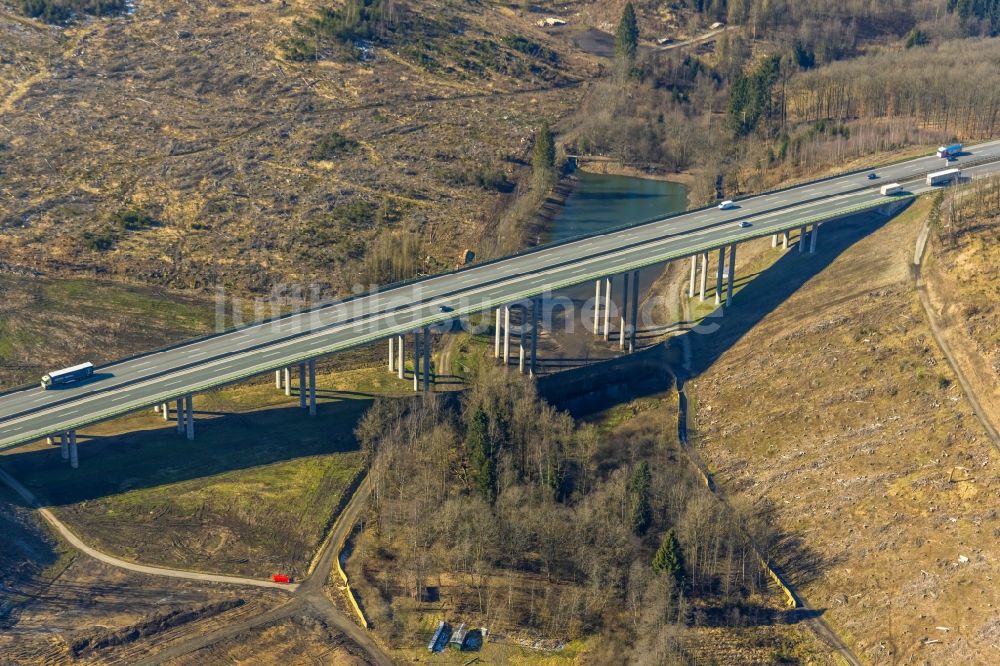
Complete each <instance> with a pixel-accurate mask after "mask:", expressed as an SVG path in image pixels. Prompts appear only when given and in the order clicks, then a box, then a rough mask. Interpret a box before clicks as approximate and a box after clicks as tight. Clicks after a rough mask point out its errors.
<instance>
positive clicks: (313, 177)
mask: <svg viewBox="0 0 1000 666" xmlns="http://www.w3.org/2000/svg"><path fill="white" fill-rule="evenodd" d="M425 4H428V7H424V5H425ZM407 6H409V7H410V8H411V10H412V15H413V16H426V17H428V18H429V19H433V20H441V21H451V22H452V23H453V24H454V25H456V26H460V27H461V36H459V34H458V31H457V29H455V30H452V29H451V28H449V29H448V30H443V31H442V33H441V34H440V35H437V36H434V37H433V38H431V39H430V40H429V41H428V42H427V43H426V44H425V45H423V46H419V47H413V45H412V44H410V43H404V42H402V41H399V42H392V41H390V44H389V45H388V46H386V47H381V46H379V47H377V48H376V49H375V57H374V59H373V60H371V61H368V62H359V61H356V60H352V59H350V58H346V57H338V58H333V59H329V60H323V61H320V62H318V63H313V62H307V63H296V62H290V61H287V60H285V59H284V57H283V55H282V49H281V44H282V42H284V41H285V40H286V39H287V38H289V37H290V36H293V35H295V34H297V28H296V27H295V24H296V23H297V22H301V21H303V20H304V19H305V18H306V17H308V16H309V14H310V12H312V11H314V9H315V3H304V2H293V3H280V4H279V3H263V4H262V3H259V2H244V1H240V0H236V1H230V2H223V3H213V4H211V5H210V6H208V7H205V8H202V7H200V6H198V7H195V6H194V5H190V4H188V3H186V2H182V1H181V0H164V1H163V2H156V3H145V4H140V5H139V9H138V11H137V12H136V13H135V15H133V16H130V17H127V18H122V19H110V20H91V21H85V22H82V23H79V24H76V25H75V26H73V27H71V28H68V29H66V30H54V29H49V28H45V29H43V30H35V29H32V28H29V27H26V26H25V25H24V24H22V23H19V22H16V21H15V20H14V19H13V18H11V17H10V16H9V15H7V14H0V35H2V37H3V38H2V39H0V62H2V63H4V64H3V65H0V126H2V128H0V142H2V143H3V144H4V145H5V146H6V150H5V151H3V152H0V171H2V172H3V178H4V185H3V188H2V189H0V226H2V227H3V229H4V233H3V234H2V235H0V257H3V262H4V263H6V264H10V265H14V266H21V267H24V266H27V267H31V268H34V269H38V270H41V271H43V272H47V273H52V274H76V275H79V274H81V273H84V274H87V273H91V272H93V271H95V270H99V271H101V272H106V273H108V274H110V275H113V276H118V277H127V278H129V279H133V280H138V281H142V282H145V283H153V284H159V285H166V286H173V287H182V288H196V289H197V288H204V287H207V286H211V285H213V284H216V283H222V284H226V285H229V286H233V287H237V288H242V289H252V290H266V289H267V288H268V287H269V285H271V284H273V283H275V282H281V281H293V280H294V281H300V282H311V281H315V282H317V283H320V284H322V285H324V286H326V287H327V288H328V290H332V291H342V290H344V289H346V288H348V287H350V286H351V285H352V284H354V283H355V282H357V281H359V279H360V278H361V277H362V276H361V275H360V274H359V266H360V265H361V259H362V255H363V254H364V253H365V251H366V248H369V247H370V246H371V245H372V244H373V243H374V242H375V239H376V238H377V237H378V236H379V235H380V234H383V233H402V234H412V235H415V236H417V237H419V238H420V239H421V240H422V241H423V242H424V245H425V247H427V248H428V254H429V255H430V256H429V258H428V257H420V258H419V259H420V269H421V270H433V269H437V268H441V267H442V266H450V265H453V264H454V263H455V261H456V257H457V256H458V252H459V251H460V250H461V249H464V248H466V247H470V248H473V249H476V248H477V247H478V246H479V243H478V242H477V241H478V240H479V239H481V238H482V237H483V234H484V232H485V231H487V230H488V227H489V226H490V225H491V224H492V223H493V222H495V220H496V211H497V209H498V208H500V207H502V206H503V205H505V202H506V201H507V199H508V198H509V197H508V196H507V195H503V194H500V193H498V192H495V191H489V190H485V189H483V188H481V187H479V186H477V185H475V184H462V183H460V182H457V181H456V180H455V174H456V173H460V172H463V171H466V170H473V169H482V168H489V169H496V170H499V171H502V172H505V173H506V174H507V175H508V176H509V177H510V178H511V179H517V178H520V177H522V176H525V175H526V173H527V167H526V166H524V164H525V163H524V162H523V160H524V158H526V157H528V155H529V152H530V141H529V140H530V137H531V136H532V134H533V131H534V128H535V127H536V126H537V124H538V122H539V120H540V119H541V118H549V119H557V118H558V117H560V116H561V115H563V114H564V113H565V112H566V111H567V110H568V109H570V108H571V107H572V106H573V105H574V103H575V101H576V100H577V99H578V97H579V95H580V94H581V92H580V90H578V89H575V88H560V87H558V86H559V85H560V84H563V83H566V82H568V81H571V80H572V79H575V78H576V79H578V78H585V77H586V76H589V75H591V74H593V73H594V72H595V71H596V70H595V68H594V64H593V62H592V61H591V60H589V59H588V58H586V57H584V56H583V55H581V54H579V53H574V52H573V51H572V50H571V49H570V48H569V47H568V46H567V45H566V44H565V43H560V42H558V41H556V40H553V39H550V38H549V37H547V36H546V35H545V34H544V33H543V32H542V31H541V30H539V29H538V28H537V26H535V25H534V22H533V18H534V16H533V15H530V14H523V13H518V12H513V13H511V12H502V11H499V10H498V9H495V8H491V7H488V6H481V5H476V6H474V7H472V8H470V7H468V6H467V5H466V4H465V3H454V2H449V3H444V4H443V5H441V4H440V3H425V2H422V1H418V2H410V3H407ZM449 25H451V24H449ZM510 35H524V36H526V37H529V38H530V39H532V40H535V41H538V42H540V43H543V44H545V45H547V46H549V47H551V48H554V49H556V50H557V51H559V53H560V55H561V60H560V66H559V71H558V72H556V73H555V74H553V71H552V68H551V67H549V68H546V67H540V68H538V69H537V71H535V70H532V65H533V62H532V61H531V57H530V56H527V55H525V54H523V53H519V52H517V51H515V50H512V49H511V48H508V47H506V46H503V45H501V46H500V56H499V61H501V62H502V63H504V64H503V65H498V66H497V68H496V69H489V68H487V69H485V71H480V69H479V67H480V64H481V63H479V61H477V60H476V58H477V57H478V56H474V55H472V54H469V53H464V54H463V51H462V48H459V47H461V46H462V45H461V44H459V45H458V46H456V42H455V40H458V39H463V40H467V41H470V42H471V41H475V40H479V42H488V41H495V42H497V43H498V44H500V43H501V42H500V40H501V39H502V38H503V37H506V36H510ZM463 44H464V42H463ZM414 49H415V50H414ZM421 49H423V50H421ZM421 53H423V54H425V55H429V56H430V57H432V58H434V59H435V61H436V63H437V64H436V65H435V66H434V67H429V66H427V65H425V64H422V63H421V62H420V61H419V59H418V56H419V55H420V54H421ZM459 55H465V56H467V57H468V59H469V61H470V62H472V64H471V65H470V64H468V63H466V62H465V61H464V60H462V59H461V58H459ZM511 62H514V63H517V67H520V68H522V69H521V71H523V72H527V74H524V75H522V74H517V75H515V74H514V73H513V72H514V71H515V69H514V68H511V67H509V63H511ZM504 67H508V69H504ZM333 131H336V132H339V133H341V134H343V135H345V136H347V137H349V138H350V139H352V140H354V141H357V142H358V144H359V145H358V148H357V149H356V150H350V151H347V152H345V153H344V154H343V155H338V156H336V157H335V158H334V159H331V160H328V161H315V160H313V159H310V152H311V150H312V148H313V146H314V145H315V144H316V142H317V141H318V140H319V139H320V137H322V136H324V135H326V134H329V133H330V132H333ZM358 202H362V203H365V204H369V205H372V206H374V207H375V208H379V207H383V206H384V207H386V208H387V211H388V212H389V216H388V217H387V218H386V219H385V220H382V221H373V220H369V221H366V222H365V223H364V224H362V225H360V226H352V225H350V224H346V225H345V224H343V223H342V222H340V221H339V220H340V219H341V218H340V217H339V216H338V211H340V210H342V209H340V208H338V207H340V206H343V205H348V204H355V203H358ZM126 205H136V206H142V207H146V208H147V209H148V210H150V211H151V212H152V214H153V215H154V217H155V218H156V219H157V220H158V221H159V222H160V226H157V227H154V228H151V229H148V230H144V231H131V232H127V233H125V234H123V235H122V236H121V238H120V239H119V241H118V243H117V245H116V246H115V247H114V248H113V249H110V250H106V251H103V252H101V251H95V250H94V249H92V248H90V247H88V246H87V243H86V241H85V239H84V238H83V234H84V233H85V232H91V233H98V234H99V233H101V232H103V231H106V230H107V220H108V218H109V216H110V215H111V214H113V213H114V212H115V211H117V210H120V209H121V208H122V207H124V206H126ZM317 230H318V231H317Z"/></svg>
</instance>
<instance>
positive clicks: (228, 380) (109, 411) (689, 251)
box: [0, 195, 914, 450]
mask: <svg viewBox="0 0 1000 666" xmlns="http://www.w3.org/2000/svg"><path fill="white" fill-rule="evenodd" d="M912 198H914V197H913V195H909V196H903V197H900V196H892V197H879V198H878V199H875V200H873V201H871V202H869V203H867V204H862V205H857V206H851V207H848V208H845V209H843V210H839V211H833V212H832V213H827V214H823V215H817V216H813V217H811V218H806V219H804V220H796V221H795V222H794V223H793V224H789V225H788V228H790V229H791V228H796V227H799V226H802V225H806V226H808V225H810V224H813V223H815V222H821V221H826V220H830V219H834V218H837V217H845V216H848V215H854V214H857V213H860V212H864V211H866V210H872V209H875V208H880V207H881V206H884V205H886V204H887V203H891V202H898V201H905V200H907V199H912ZM771 233H773V232H772V231H771V230H767V231H764V232H761V231H759V230H754V229H753V228H750V229H749V230H748V231H747V232H745V233H742V234H739V235H737V236H735V237H733V238H730V239H728V240H727V241H726V243H724V245H728V244H731V243H738V242H742V241H747V240H752V239H754V238H762V237H765V236H768V235H771ZM647 242H649V241H641V242H639V243H636V245H641V244H644V243H647ZM716 247H719V243H718V241H709V242H705V243H702V244H700V245H697V246H695V247H693V248H686V249H685V250H684V251H683V252H682V253H678V254H677V256H676V257H675V256H666V255H662V256H661V255H656V256H654V257H653V258H650V259H643V260H641V261H632V262H629V263H626V264H625V265H621V266H615V268H614V269H613V272H616V273H620V272H627V271H631V270H637V269H640V268H644V267H646V266H649V265H652V264H655V263H660V262H662V261H670V260H672V259H676V258H679V257H686V256H690V255H694V254H699V253H701V252H704V251H706V250H710V249H714V248H716ZM668 254H669V253H668ZM601 272H602V273H604V271H601ZM589 279H591V276H589V275H588V276H587V277H582V276H572V277H566V278H564V279H562V280H560V281H556V282H555V283H553V285H552V286H551V287H550V289H552V290H555V289H561V288H564V287H567V286H572V285H574V284H578V283H580V282H583V281H586V280H589ZM535 293H536V289H533V288H532V289H523V290H522V291H519V292H515V293H514V294H510V295H508V296H505V297H504V298H503V299H502V301H503V302H504V303H511V302H515V301H518V300H522V299H525V298H530V297H531V296H532V295H534V294H535ZM481 307H482V303H476V304H472V305H469V306H466V307H458V308H456V309H455V310H453V311H451V312H448V313H440V312H438V313H434V314H431V315H428V316H424V317H422V318H419V319H416V320H414V321H411V322H409V323H407V324H404V325H400V326H396V327H389V328H387V329H384V330H381V331H378V332H376V333H367V334H364V335H361V336H359V337H356V338H354V339H352V340H351V341H350V342H339V343H335V344H331V345H328V346H323V347H320V348H319V349H313V350H310V351H308V352H304V353H303V352H300V353H298V354H292V355H290V356H289V357H288V358H286V359H284V360H282V361H281V362H280V363H278V364H277V366H276V365H275V362H274V361H268V362H266V363H256V364H254V365H251V366H249V367H247V368H244V369H241V370H238V371H234V372H233V373H231V374H229V375H227V376H226V377H225V379H224V380H222V381H215V380H210V381H204V380H203V381H200V382H195V383H194V384H192V385H191V386H188V387H186V388H184V389H183V390H176V391H165V392H164V393H162V394H157V395H155V396H154V397H152V398H144V399H140V400H137V401H134V402H131V403H121V404H119V405H115V406H114V407H110V408H105V409H104V410H102V411H100V412H96V413H93V414H90V415H88V416H81V417H79V418H77V419H74V420H71V421H69V423H68V424H66V425H62V426H60V430H63V429H64V430H73V429H76V428H81V427H84V426H86V425H90V424H93V423H97V422H99V421H105V420H107V419H110V418H114V417H116V416H120V415H123V414H127V413H129V412H133V411H137V410H139V409H143V408H145V407H149V406H151V405H155V404H157V403H159V402H169V401H171V400H175V399H177V397H178V396H182V395H187V394H192V393H201V392H204V391H208V390H211V389H214V388H218V387H221V386H225V385H228V384H233V383H236V382H239V381H244V380H246V379H249V378H250V377H254V376H257V375H260V374H262V373H264V372H269V371H271V370H273V369H274V368H275V367H281V366H285V365H295V364H298V363H300V362H305V361H308V360H309V359H311V358H316V357H317V356H323V355H326V354H332V353H334V352H338V351H343V350H345V349H350V348H353V347H359V346H362V345H365V344H368V343H371V342H375V341H377V340H382V339H384V338H387V337H389V336H391V335H397V334H399V333H401V332H405V331H409V330H413V329H415V328H421V327H423V326H430V325H433V324H436V323H438V322H439V321H442V320H443V319H454V318H457V317H460V316H463V315H467V314H472V313H474V312H478V311H479V310H480V309H481ZM489 307H492V304H491V305H490V306H489ZM338 323H340V322H338ZM315 332H316V331H314V330H310V331H306V332H304V333H303V334H311V333H315ZM202 362H203V361H201V362H199V363H202ZM148 379H149V378H142V379H141V380H137V382H138V381H148ZM137 382H136V383H137ZM45 434H46V432H45V430H44V429H42V430H39V429H35V430H33V431H31V432H30V433H23V434H21V435H17V436H16V438H15V440H13V441H12V442H11V443H8V444H0V450H2V449H5V448H10V447H11V446H16V445H17V444H19V443H24V442H29V441H32V440H34V439H38V438H39V437H44V436H45Z"/></svg>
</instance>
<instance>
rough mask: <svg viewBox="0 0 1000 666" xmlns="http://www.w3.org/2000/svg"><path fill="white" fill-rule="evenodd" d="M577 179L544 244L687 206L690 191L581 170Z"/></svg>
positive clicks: (667, 183) (681, 187) (645, 180)
mask: <svg viewBox="0 0 1000 666" xmlns="http://www.w3.org/2000/svg"><path fill="white" fill-rule="evenodd" d="M576 178H577V181H578V182H577V186H576V188H575V189H574V190H573V193H572V194H570V196H569V198H568V199H567V200H566V205H565V208H564V209H563V211H562V213H561V214H560V215H559V216H558V217H557V218H556V219H555V220H553V221H552V224H551V225H550V227H549V229H548V230H547V232H546V233H545V235H544V236H543V238H542V242H543V243H547V242H550V241H557V240H563V239H565V238H572V237H573V236H583V235H587V234H594V233H598V232H601V231H604V230H606V229H610V228H612V227H617V226H620V225H623V224H629V223H631V222H641V221H642V220H648V219H650V218H653V217H657V216H660V215H666V214H668V213H676V212H679V211H682V210H685V208H686V207H687V188H686V187H684V186H683V185H680V184H678V183H671V182H667V181H663V180H651V179H649V178H633V177H631V176H609V175H604V174H597V173H587V172H586V171H578V172H577V173H576Z"/></svg>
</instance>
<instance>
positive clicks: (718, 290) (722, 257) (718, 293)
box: [715, 247, 726, 305]
mask: <svg viewBox="0 0 1000 666" xmlns="http://www.w3.org/2000/svg"><path fill="white" fill-rule="evenodd" d="M725 269H726V248H725V247H720V248H719V268H718V270H717V271H716V273H715V304H716V305H719V304H720V303H721V302H722V276H723V272H724V271H725Z"/></svg>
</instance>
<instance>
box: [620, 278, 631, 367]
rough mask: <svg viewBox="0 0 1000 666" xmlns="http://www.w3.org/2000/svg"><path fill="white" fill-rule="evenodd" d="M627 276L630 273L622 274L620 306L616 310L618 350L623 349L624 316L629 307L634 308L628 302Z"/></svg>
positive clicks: (624, 333)
mask: <svg viewBox="0 0 1000 666" xmlns="http://www.w3.org/2000/svg"><path fill="white" fill-rule="evenodd" d="M629 277H630V275H629V274H628V273H627V272H626V273H624V274H622V307H621V310H620V311H619V312H618V349H619V350H620V351H625V335H626V331H625V328H626V324H625V317H626V315H627V314H628V311H629V308H630V307H632V308H634V306H635V304H634V303H629V294H630V293H631V290H630V289H629Z"/></svg>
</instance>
